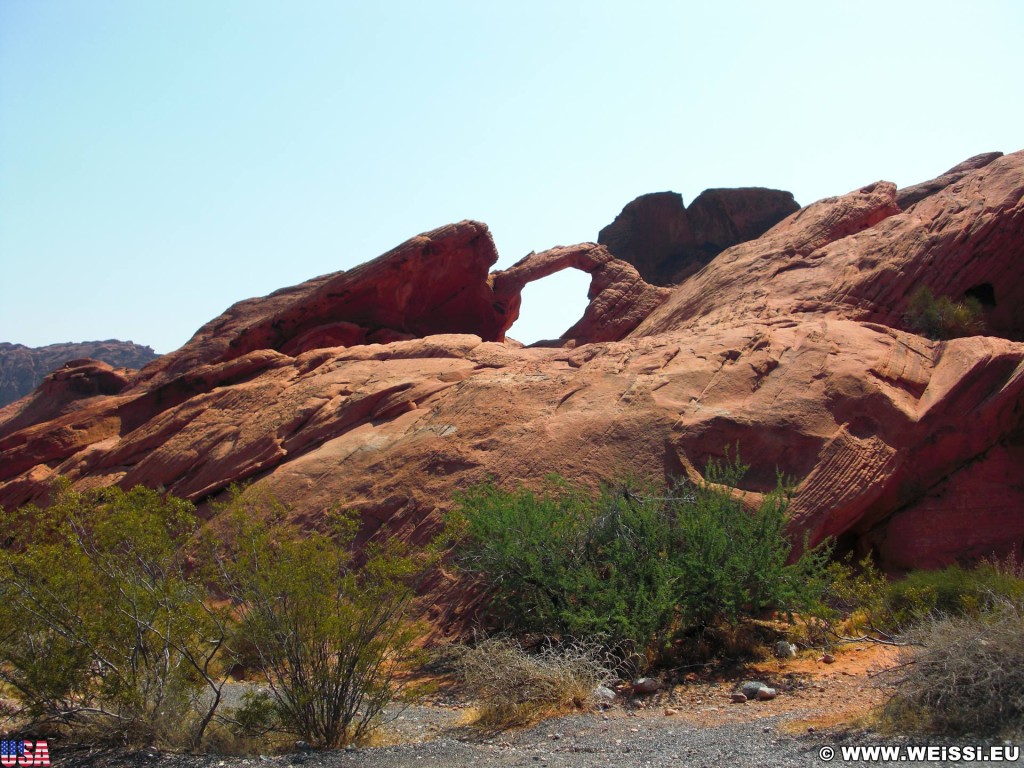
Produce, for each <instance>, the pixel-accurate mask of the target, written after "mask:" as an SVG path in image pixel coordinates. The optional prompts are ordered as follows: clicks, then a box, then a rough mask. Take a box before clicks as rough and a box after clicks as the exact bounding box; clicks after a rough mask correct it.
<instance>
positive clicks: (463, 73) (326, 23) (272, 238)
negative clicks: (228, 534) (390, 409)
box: [0, 0, 1024, 352]
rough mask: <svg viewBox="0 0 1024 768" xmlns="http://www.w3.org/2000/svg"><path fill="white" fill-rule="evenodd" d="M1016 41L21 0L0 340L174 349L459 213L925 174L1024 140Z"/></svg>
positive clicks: (1003, 10) (896, 23) (619, 6)
mask: <svg viewBox="0 0 1024 768" xmlns="http://www.w3.org/2000/svg"><path fill="white" fill-rule="evenodd" d="M1022 41H1024V3H1022V2H1019V0H1005V1H1003V2H999V1H997V0H991V1H987V2H986V1H985V0H981V1H980V2H979V1H975V2H955V3H952V2H941V0H930V1H929V2H899V0H888V1H887V2H856V3H854V2H824V0H819V2H806V3H796V2H772V3H766V2H714V3H711V2H701V3H687V2H680V1H678V0H676V2H669V1H666V2H643V0H639V1H637V0H633V2H630V3H628V4H627V3H625V2H602V1H601V0H590V1H589V2H569V1H564V2H559V1H558V0H547V2H534V1H532V0H516V2H484V1H483V0H472V1H470V0H466V1H465V2H455V1H452V0H449V1H443V0H430V1H429V2H428V1H426V0H423V1H422V2H412V1H411V0H408V1H404V2H397V1H396V2H344V1H343V0H334V1H333V2H313V1H312V0H295V1H289V2H285V0H280V1H279V2H264V1H262V0H241V1H239V2H230V1H228V0H0V262H2V265H0V266H2V271H0V341H12V342H20V343H24V344H29V345H33V346H35V345H42V344H47V343H54V342H61V341H80V340H87V339H105V338H111V337H118V338H122V339H133V340H134V341H136V342H139V343H144V344H150V345H152V346H153V347H155V348H156V349H157V351H159V352H168V351H170V350H172V349H174V348H175V347H177V346H179V345H181V344H182V343H184V342H185V341H186V340H187V339H188V338H189V337H190V336H191V334H192V333H193V332H194V331H195V330H196V329H197V328H198V327H199V326H200V325H201V324H203V323H204V322H206V321H207V320H209V319H210V318H212V317H214V316H215V315H217V314H219V313H220V312H221V311H223V310H224V309H225V308H226V307H227V306H228V305H230V304H231V303H233V302H235V301H237V300H239V299H243V298H248V297H250V296H256V295H263V294H266V293H269V292H270V291H273V290H276V289H277V288H281V287H284V286H286V285H291V284H294V283H297V282H299V281H302V280H305V279H307V278H309V277H312V276H314V275H318V274H323V273H325V272H332V271H334V270H337V269H347V268H351V267H353V266H355V265H356V264H358V263H361V262H363V261H366V260H367V259H370V258H373V257H374V256H377V255H379V254H380V253H382V252H384V251H386V250H388V249H389V248H391V247H393V246H395V245H397V244H399V243H400V242H402V241H403V240H405V239H407V238H409V237H411V236H413V235H415V234H417V233H419V232H421V231H424V230H427V229H432V228H434V227H437V226H440V225H442V224H445V223H448V222H452V221H457V220H459V219H464V218H474V219H479V220H482V221H485V222H487V224H488V225H490V227H491V231H492V232H493V234H494V238H495V241H496V243H497V245H498V248H499V251H500V253H501V254H502V259H501V262H499V266H507V265H509V264H511V263H513V262H514V261H516V260H518V259H519V258H520V257H521V256H523V255H524V254H526V253H527V252H529V251H531V250H542V249H544V248H548V247H551V246H554V245H559V244H570V243H575V242H581V241H587V240H594V239H596V237H597V232H598V230H599V229H600V228H601V227H602V226H604V225H605V224H607V223H608V222H610V221H611V220H612V219H613V218H614V217H615V215H616V214H617V213H618V212H619V211H620V210H621V208H622V206H623V205H625V203H627V202H628V201H629V200H631V199H633V198H634V197H636V196H637V195H640V194H642V193H645V192H653V191H660V190H666V189H671V190H675V191H677V192H681V193H682V194H683V197H684V199H685V200H686V202H687V203H688V202H689V201H691V200H692V199H693V198H694V197H696V195H697V194H699V193H700V192H701V191H702V190H703V189H705V188H708V187H721V186H773V187H779V188H782V189H787V190H790V191H792V192H793V193H794V194H795V195H796V198H797V200H798V201H799V202H800V203H802V204H807V203H809V202H812V201H813V200H815V199H818V198H821V197H824V196H827V195H832V194H839V193H842V192H845V191H848V190H850V189H853V188H854V187H857V186H860V185H863V184H866V183H868V182H871V181H875V180H877V179H879V178H885V179H889V180H891V181H895V182H896V183H898V184H900V185H905V184H910V183H914V182H917V181H921V180H923V179H926V178H930V177H932V176H935V175H937V174H938V173H940V172H942V171H943V170H945V169H946V168H948V167H949V166H951V165H953V164H955V163H957V162H959V161H960V160H962V159H964V158H966V157H968V156H970V155H973V154H977V153H979V152H984V151H990V150H1001V151H1004V152H1010V151H1015V150H1018V149H1022V148H1024V92H1022V91H1024V88H1022V85H1021V73H1022V72H1024V43H1022ZM560 277H561V276H556V277H553V278H549V279H548V280H546V281H544V282H543V283H541V284H537V288H536V289H534V290H531V292H530V294H528V295H526V296H525V297H524V310H523V318H522V320H521V321H520V323H519V324H517V325H516V326H515V327H514V328H513V330H512V332H511V335H512V336H514V337H516V338H521V339H523V340H526V341H532V340H533V339H535V338H538V337H543V336H554V335H557V334H558V333H560V332H561V331H562V330H564V329H565V328H567V327H568V326H569V325H570V324H571V323H572V322H573V321H574V320H575V319H576V318H577V317H578V316H579V314H580V313H581V312H582V308H583V304H584V302H585V297H584V294H585V291H586V280H585V279H584V278H583V277H582V275H579V279H578V280H575V281H573V280H571V279H560Z"/></svg>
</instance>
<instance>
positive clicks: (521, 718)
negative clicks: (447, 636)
mask: <svg viewBox="0 0 1024 768" xmlns="http://www.w3.org/2000/svg"><path fill="white" fill-rule="evenodd" d="M459 666H460V672H461V676H462V679H463V680H464V682H465V684H466V688H467V690H468V691H469V693H470V694H471V695H472V696H473V697H474V698H475V699H476V700H477V701H479V702H480V709H479V712H478V716H477V719H476V723H477V724H478V725H480V726H483V727H485V728H507V727H511V726H517V725H527V724H529V723H531V722H534V721H536V720H538V719H539V718H541V717H543V716H545V715H550V714H553V713H556V712H563V711H566V710H569V709H572V708H576V709H578V708H580V707H583V706H584V705H585V704H586V703H587V702H588V701H590V699H591V697H592V696H593V693H594V691H595V689H596V688H597V687H598V686H599V685H604V684H606V683H609V682H611V681H612V680H613V679H614V678H615V674H614V667H615V661H614V660H613V659H612V658H611V657H610V656H609V655H608V654H607V653H606V652H605V651H604V650H603V649H602V648H601V647H600V646H599V645H597V644H593V643H582V642H569V643H565V644H561V645H558V646H556V645H551V644H548V645H546V646H545V647H544V648H543V649H542V650H541V651H539V652H537V653H528V652H527V651H525V650H524V649H523V648H522V646H521V645H519V643H517V642H515V641H513V640H511V639H509V638H504V637H494V638H488V639H486V640H484V641H483V642H481V643H479V644H477V645H476V646H475V647H473V648H471V649H470V650H467V651H466V652H465V653H464V654H463V655H462V657H461V661H460V665H459Z"/></svg>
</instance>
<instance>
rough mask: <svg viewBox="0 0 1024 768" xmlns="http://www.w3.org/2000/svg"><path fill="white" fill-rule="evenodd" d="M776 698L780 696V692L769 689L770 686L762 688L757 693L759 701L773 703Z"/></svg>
mask: <svg viewBox="0 0 1024 768" xmlns="http://www.w3.org/2000/svg"><path fill="white" fill-rule="evenodd" d="M776 696H778V692H777V691H776V690H775V689H774V688H769V687H768V686H765V687H764V688H761V689H760V690H759V691H758V692H757V700H758V701H771V700H772V699H774V698H775V697H776Z"/></svg>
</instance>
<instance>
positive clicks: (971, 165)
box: [896, 152, 1003, 211]
mask: <svg viewBox="0 0 1024 768" xmlns="http://www.w3.org/2000/svg"><path fill="white" fill-rule="evenodd" d="M1002 156H1003V153H1002V152H985V153H983V154H981V155H975V156H974V157H969V158H968V159H966V160H964V161H963V162H962V163H957V164H956V165H954V166H953V167H952V168H950V169H949V170H948V171H946V172H945V173H944V174H942V175H941V176H937V177H936V178H934V179H931V180H930V181H923V182H921V183H920V184H914V185H913V186H911V187H904V188H903V189H901V190H899V191H898V192H897V193H896V203H897V204H898V205H899V207H900V209H901V210H904V211H905V210H907V209H908V208H909V207H910V206H912V205H914V203H919V202H920V201H922V200H924V199H925V198H926V197H931V196H932V195H934V194H935V193H936V192H939V191H941V190H943V189H945V188H946V187H948V186H949V185H950V184H956V182H958V181H960V179H962V178H963V177H964V176H966V175H967V174H968V173H970V172H971V171H976V170H978V169H979V168H984V167H985V166H986V165H988V164H989V163H991V162H992V161H993V160H996V159H998V158H1000V157H1002Z"/></svg>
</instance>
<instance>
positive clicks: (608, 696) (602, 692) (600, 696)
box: [590, 685, 615, 701]
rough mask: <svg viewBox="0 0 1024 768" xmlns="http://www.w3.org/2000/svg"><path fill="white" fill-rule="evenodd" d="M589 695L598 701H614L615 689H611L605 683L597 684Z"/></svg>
mask: <svg viewBox="0 0 1024 768" xmlns="http://www.w3.org/2000/svg"><path fill="white" fill-rule="evenodd" d="M590 695H591V696H593V697H594V698H595V699H597V700H598V701H615V691H613V690H612V689H611V688H609V687H608V686H607V685H599V686H597V688H595V689H594V690H593V691H592V692H591V694H590Z"/></svg>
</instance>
